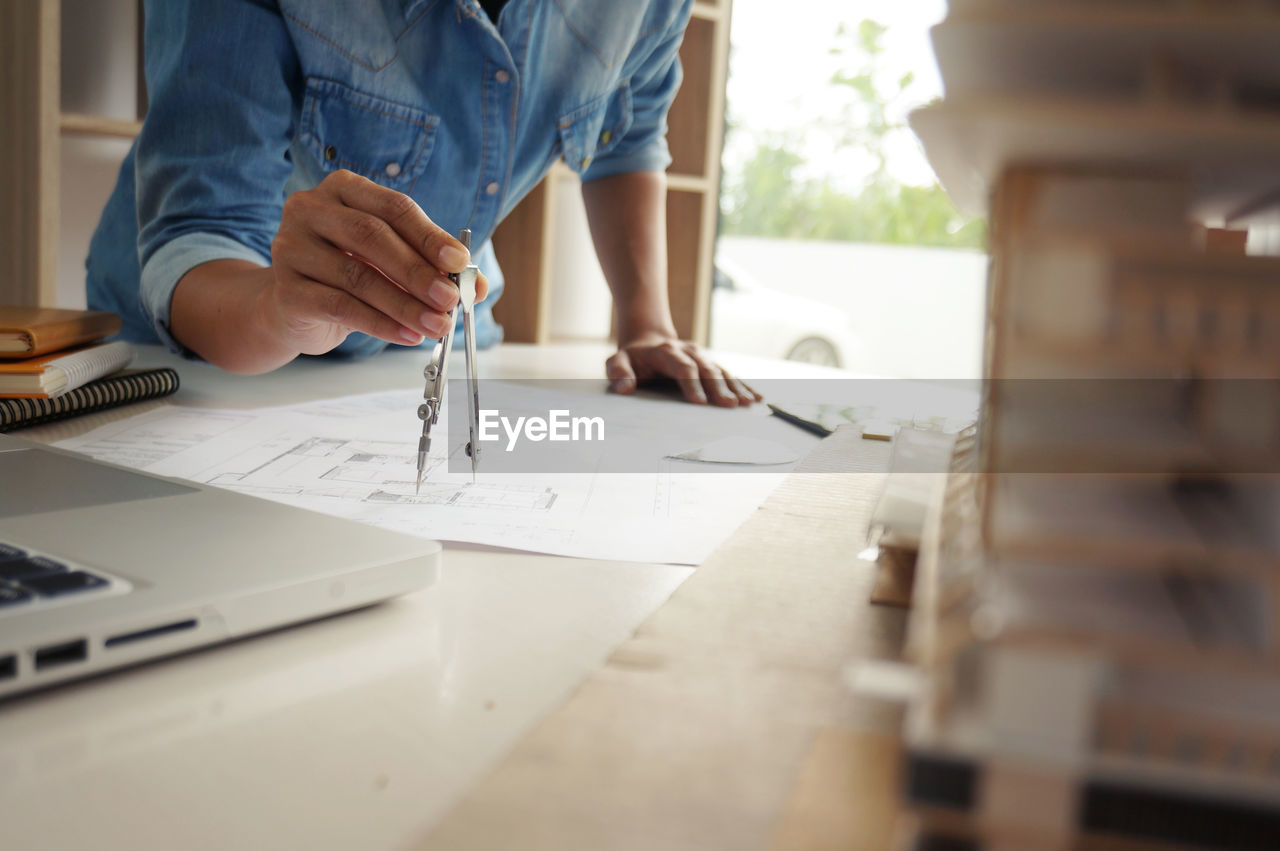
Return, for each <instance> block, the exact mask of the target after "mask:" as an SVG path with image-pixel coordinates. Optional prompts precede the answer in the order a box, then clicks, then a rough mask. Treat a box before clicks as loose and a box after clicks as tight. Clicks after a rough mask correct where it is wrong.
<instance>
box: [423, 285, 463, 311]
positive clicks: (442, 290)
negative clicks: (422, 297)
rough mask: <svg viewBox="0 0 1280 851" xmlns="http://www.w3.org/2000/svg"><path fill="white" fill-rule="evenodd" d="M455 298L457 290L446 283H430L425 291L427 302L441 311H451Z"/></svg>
mask: <svg viewBox="0 0 1280 851" xmlns="http://www.w3.org/2000/svg"><path fill="white" fill-rule="evenodd" d="M457 298H458V288H457V287H455V286H454V285H453V284H450V283H449V282H448V281H441V280H439V279H437V280H435V281H432V282H431V287H430V289H428V290H427V301H428V302H429V303H430V304H432V305H434V306H436V307H438V308H440V309H441V310H451V309H452V308H453V303H454V302H455V301H456V300H457Z"/></svg>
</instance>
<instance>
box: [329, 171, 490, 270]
mask: <svg viewBox="0 0 1280 851" xmlns="http://www.w3.org/2000/svg"><path fill="white" fill-rule="evenodd" d="M325 182H326V183H329V182H332V184H333V190H334V191H335V192H336V193H337V197H338V198H339V200H341V201H342V203H343V204H344V205H346V206H347V207H351V208H352V209H355V210H359V211H361V212H364V213H367V214H369V215H371V216H373V217H375V218H377V219H379V220H381V221H383V222H385V223H386V224H388V225H389V226H390V227H391V229H392V230H394V231H395V233H396V234H398V235H399V236H400V238H401V239H403V240H404V242H405V243H406V244H408V245H409V246H411V247H412V249H413V250H414V251H415V252H417V254H418V255H419V256H420V257H421V258H422V259H424V260H426V261H427V262H428V263H430V264H432V265H433V266H435V268H437V269H439V270H440V271H442V272H451V273H455V274H456V273H458V272H461V271H462V269H463V267H465V266H466V265H467V263H469V262H470V260H471V253H470V252H469V251H467V249H466V248H464V247H463V245H462V243H461V242H459V241H458V240H457V239H455V238H454V237H453V236H452V235H451V234H450V233H449V232H448V231H446V230H444V228H442V227H440V226H439V225H437V224H436V223H435V222H433V221H431V219H430V218H428V217H427V214H426V213H424V212H423V211H422V208H421V207H419V206H418V204H417V202H416V201H414V200H413V199H412V198H410V197H409V196H408V195H405V194H403V193H401V192H397V191H395V190H394V189H388V188H387V187H385V186H380V185H378V184H377V183H374V182H373V181H372V180H369V179H367V178H364V177H361V176H360V175H358V174H354V173H352V172H343V171H339V172H334V173H333V174H331V175H330V176H329V177H327V178H325ZM357 253H360V252H357ZM365 256H369V255H365ZM387 271H388V272H389V273H391V274H394V273H395V270H391V269H388V270H387Z"/></svg>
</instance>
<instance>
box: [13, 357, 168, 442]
mask: <svg viewBox="0 0 1280 851" xmlns="http://www.w3.org/2000/svg"><path fill="white" fill-rule="evenodd" d="M177 389H178V373H177V372H176V371H174V370H173V369H170V368H169V367H167V366H166V367H157V368H154V369H123V370H120V371H119V372H116V373H112V374H111V375H108V376H107V377H105V378H99V379H97V380H96V381H90V382H89V383H88V384H85V385H84V386H82V387H77V388H76V389H74V390H70V391H68V392H66V393H63V394H62V395H60V396H56V397H54V398H52V399H30V398H21V399H5V398H2V397H0V432H6V431H13V430H15V429H20V428H27V427H28V426H34V425H41V424H43V423H48V422H53V421H54V420H61V419H66V418H68V417H75V416H79V415H81V414H91V413H93V412H95V411H103V410H106V409H108V408H117V407H120V406H121V405H129V404H132V403H134V402H142V401H144V400H147V399H158V398H160V397H162V396H168V395H169V394H171V393H173V392H175V391H176V390H177Z"/></svg>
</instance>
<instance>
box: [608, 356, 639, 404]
mask: <svg viewBox="0 0 1280 851" xmlns="http://www.w3.org/2000/svg"><path fill="white" fill-rule="evenodd" d="M604 372H605V375H607V376H608V377H609V386H610V387H612V388H613V392H615V393H622V394H623V395H626V394H628V393H634V392H635V390H636V372H635V370H634V369H632V368H631V357H630V356H629V355H628V354H627V353H626V352H617V353H615V354H614V355H613V357H611V358H609V359H608V360H607V361H605V362H604Z"/></svg>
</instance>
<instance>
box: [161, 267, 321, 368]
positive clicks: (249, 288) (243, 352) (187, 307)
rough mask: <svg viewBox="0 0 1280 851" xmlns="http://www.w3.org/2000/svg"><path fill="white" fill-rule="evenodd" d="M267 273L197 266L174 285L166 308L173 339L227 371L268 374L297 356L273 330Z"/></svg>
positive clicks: (269, 284) (255, 268) (294, 350)
mask: <svg viewBox="0 0 1280 851" xmlns="http://www.w3.org/2000/svg"><path fill="white" fill-rule="evenodd" d="M272 274H273V273H272V271H271V269H270V268H263V267H261V266H257V265H254V264H253V263H248V262H245V261H243V260H214V261H212V262H210V263H204V264H201V265H199V266H196V267H195V268H193V269H192V270H191V271H189V272H187V274H186V275H184V276H183V277H182V280H181V281H179V282H178V286H177V288H176V289H175V290H174V293H173V301H172V302H171V305H170V330H171V331H172V333H173V336H174V337H175V338H176V339H177V340H178V342H180V343H182V344H183V345H184V346H186V347H187V348H188V349H190V350H191V351H193V352H195V353H196V354H198V355H200V356H201V357H202V358H204V359H205V360H207V361H208V362H209V363H212V364H214V365H215V366H219V367H221V368H223V369H225V370H227V371H229V372H237V373H241V374H245V375H253V374H257V373H262V372H269V371H270V370H273V369H275V368H276V367H279V366H283V365H284V364H286V363H288V362H289V361H291V360H293V359H294V358H295V357H297V356H298V354H299V352H298V350H296V349H292V348H290V346H289V345H288V344H287V343H286V342H285V340H284V339H282V337H281V335H280V334H279V333H278V332H277V331H276V329H274V328H273V327H272V324H271V322H270V315H269V309H268V307H267V304H268V300H267V297H266V296H267V291H268V288H269V287H270V286H271V283H272Z"/></svg>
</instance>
